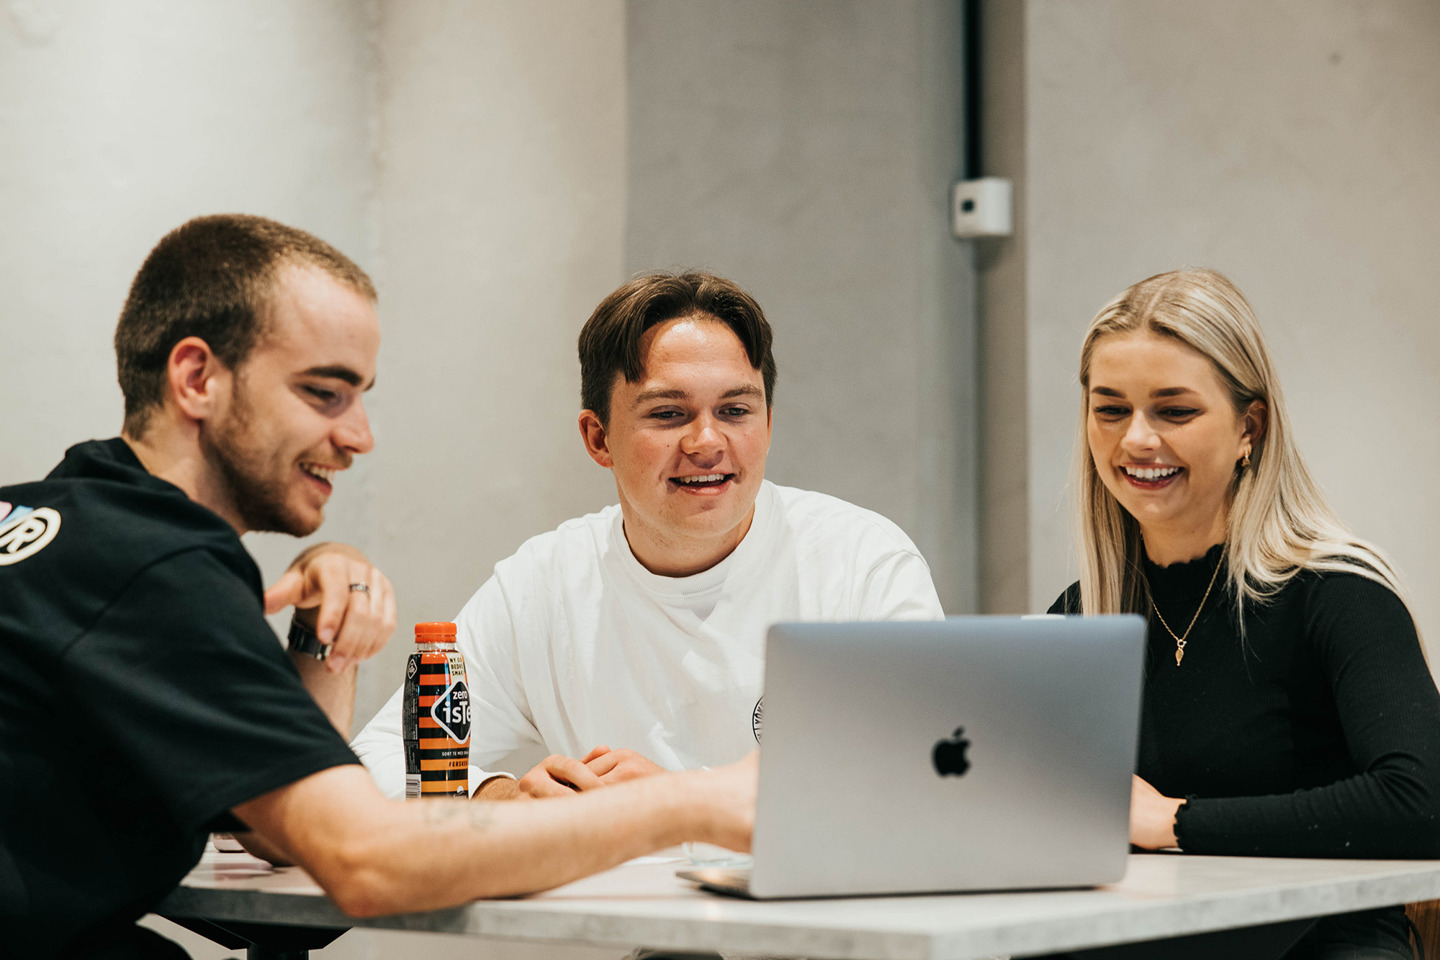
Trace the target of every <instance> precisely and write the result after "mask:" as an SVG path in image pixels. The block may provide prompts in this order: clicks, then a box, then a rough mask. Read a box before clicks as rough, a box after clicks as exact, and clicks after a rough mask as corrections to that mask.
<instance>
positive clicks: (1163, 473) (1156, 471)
mask: <svg viewBox="0 0 1440 960" xmlns="http://www.w3.org/2000/svg"><path fill="white" fill-rule="evenodd" d="M1184 471H1185V468H1184V467H1171V466H1156V467H1130V466H1122V467H1121V468H1120V472H1121V473H1123V474H1124V475H1125V479H1126V480H1129V481H1130V482H1131V483H1132V484H1133V485H1135V486H1137V487H1140V488H1141V489H1144V490H1158V489H1160V488H1161V487H1164V486H1168V485H1169V484H1170V483H1171V482H1172V481H1174V479H1175V478H1176V477H1178V476H1180V474H1181V473H1183V472H1184Z"/></svg>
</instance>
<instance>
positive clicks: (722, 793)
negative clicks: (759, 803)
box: [676, 750, 760, 852]
mask: <svg viewBox="0 0 1440 960" xmlns="http://www.w3.org/2000/svg"><path fill="white" fill-rule="evenodd" d="M676 776H682V777H700V778H703V783H704V794H703V797H702V800H701V808H700V809H701V812H702V817H703V821H702V823H701V825H700V826H701V827H702V828H703V832H702V833H701V834H699V835H698V836H697V839H703V840H705V841H706V842H708V843H713V844H715V845H716V846H721V847H724V848H725V849H727V850H739V851H741V852H746V851H748V850H749V849H750V839H751V834H752V833H753V832H754V830H755V795H756V793H757V792H758V787H759V784H760V751H759V750H752V751H750V755H749V756H747V757H746V758H745V759H744V760H741V761H739V762H738V763H732V764H730V765H728V766H724V767H716V768H715V769H713V770H695V771H692V772H690V773H682V774H676Z"/></svg>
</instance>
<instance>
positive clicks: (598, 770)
mask: <svg viewBox="0 0 1440 960" xmlns="http://www.w3.org/2000/svg"><path fill="white" fill-rule="evenodd" d="M580 762H581V763H583V764H585V766H586V767H588V768H589V769H590V772H591V773H593V774H595V776H597V777H599V778H600V780H601V782H602V783H624V782H625V781H626V780H639V779H640V778H641V777H649V776H653V775H654V774H657V773H664V772H665V768H664V767H662V766H660V765H659V764H658V763H656V762H655V761H653V760H650V759H648V758H646V757H643V756H641V755H640V754H638V753H636V752H635V751H634V750H629V749H620V750H611V749H610V748H609V747H607V746H605V745H603V744H602V745H600V746H598V747H596V748H595V749H594V750H591V751H590V752H589V753H587V754H585V759H584V760H582V761H580Z"/></svg>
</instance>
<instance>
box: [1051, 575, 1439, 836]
mask: <svg viewBox="0 0 1440 960" xmlns="http://www.w3.org/2000/svg"><path fill="white" fill-rule="evenodd" d="M1221 553H1222V550H1221V547H1219V546H1216V547H1214V548H1213V549H1211V550H1210V552H1209V553H1207V554H1206V555H1205V556H1203V557H1200V558H1198V559H1196V560H1193V561H1190V562H1189V563H1178V564H1173V565H1171V566H1169V567H1159V566H1156V565H1155V564H1153V563H1151V562H1149V560H1148V559H1147V560H1146V561H1145V564H1144V569H1145V577H1146V579H1147V580H1148V582H1149V584H1150V591H1151V596H1152V597H1153V599H1154V602H1155V605H1156V606H1158V607H1159V609H1160V611H1161V613H1162V614H1163V615H1164V617H1165V620H1166V621H1167V622H1168V623H1169V624H1170V626H1171V627H1173V628H1174V629H1175V631H1176V632H1177V633H1182V634H1183V632H1184V630H1185V626H1186V625H1188V624H1189V623H1190V619H1191V618H1192V617H1194V616H1195V612H1196V610H1197V608H1198V607H1199V606H1200V601H1201V598H1202V597H1203V596H1204V594H1205V588H1206V586H1207V585H1208V584H1209V583H1210V581H1211V576H1212V574H1214V573H1215V568H1216V565H1217V564H1218V563H1220V562H1221ZM1225 579H1226V571H1224V570H1221V571H1220V574H1219V577H1218V578H1217V580H1216V582H1215V589H1214V590H1213V591H1211V593H1210V598H1209V600H1208V601H1206V603H1205V607H1204V609H1203V610H1201V611H1200V617H1199V619H1198V620H1197V621H1196V622H1195V626H1194V628H1193V629H1192V630H1191V632H1190V634H1189V636H1188V637H1187V638H1186V644H1185V657H1184V660H1183V661H1182V662H1181V663H1180V664H1179V665H1176V663H1175V638H1174V637H1173V636H1171V634H1170V633H1169V632H1168V631H1167V630H1166V629H1165V627H1164V626H1162V625H1161V623H1160V621H1159V620H1158V619H1156V617H1155V613H1154V610H1153V609H1152V610H1150V611H1148V614H1149V620H1150V629H1149V635H1148V641H1147V653H1146V666H1145V694H1144V700H1143V706H1142V715H1141V722H1140V751H1139V759H1138V761H1137V770H1136V772H1137V773H1138V774H1139V775H1140V777H1142V778H1143V779H1145V780H1146V781H1148V782H1149V783H1150V784H1151V785H1152V786H1154V787H1155V789H1157V790H1159V791H1160V792H1161V793H1162V794H1164V795H1165V796H1167V797H1184V798H1187V802H1186V803H1185V804H1184V805H1183V806H1181V808H1180V811H1179V814H1178V815H1177V817H1176V827H1175V833H1176V836H1177V837H1178V838H1179V840H1180V846H1181V848H1182V849H1184V850H1186V851H1189V852H1192V853H1208V854H1227V855H1248V856H1298V857H1378V858H1411V857H1414V858H1426V859H1429V858H1436V857H1440V819H1437V815H1440V695H1437V693H1436V689H1435V684H1434V682H1433V681H1432V680H1431V677H1430V671H1429V669H1428V668H1427V666H1426V664H1425V659H1424V657H1423V656H1422V654H1421V651H1420V643H1419V638H1418V637H1417V635H1416V632H1415V625H1414V622H1413V621H1412V619H1411V617H1410V613H1409V611H1408V610H1407V609H1406V608H1405V605H1404V604H1403V603H1402V602H1401V601H1400V598H1399V597H1397V596H1396V595H1395V594H1394V593H1393V592H1392V591H1390V590H1389V589H1387V588H1386V587H1384V586H1382V585H1380V584H1378V583H1376V582H1374V581H1372V580H1369V579H1367V578H1365V577H1362V576H1359V575H1358V574H1343V573H1342V574H1337V573H1318V572H1315V571H1301V572H1300V573H1297V574H1296V575H1295V576H1294V577H1292V578H1291V579H1290V580H1289V581H1288V582H1287V583H1286V584H1285V586H1284V587H1283V588H1282V589H1281V590H1280V592H1279V593H1278V594H1277V595H1275V596H1274V597H1272V598H1271V599H1270V600H1269V601H1267V602H1265V603H1263V604H1254V603H1247V604H1246V606H1245V612H1244V617H1245V632H1244V637H1243V639H1242V637H1241V633H1240V631H1239V630H1238V629H1237V626H1236V622H1235V618H1236V611H1235V602H1234V596H1233V594H1232V593H1231V592H1230V590H1229V589H1228V588H1227V587H1226V585H1225ZM1050 609H1051V612H1052V613H1078V612H1079V609H1080V589H1079V584H1073V585H1071V587H1070V589H1068V590H1067V591H1065V593H1064V594H1063V595H1062V596H1061V597H1060V599H1059V600H1057V601H1056V602H1055V605H1054V606H1052V607H1051V608H1050Z"/></svg>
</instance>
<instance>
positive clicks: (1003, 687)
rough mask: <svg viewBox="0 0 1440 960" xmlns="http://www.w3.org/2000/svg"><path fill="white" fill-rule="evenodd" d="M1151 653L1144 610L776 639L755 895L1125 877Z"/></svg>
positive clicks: (813, 628) (778, 635)
mask: <svg viewBox="0 0 1440 960" xmlns="http://www.w3.org/2000/svg"><path fill="white" fill-rule="evenodd" d="M1144 643H1145V621H1144V620H1143V619H1142V618H1140V617H1138V616H1117V617H1085V618H1081V617H1068V618H1062V617H1037V618H1028V617H1027V618H1020V617H957V618H952V619H949V620H943V621H929V622H885V623H783V624H776V625H775V626H773V627H771V629H770V633H769V641H768V648H767V651H766V665H765V701H764V723H763V730H762V749H761V754H760V792H759V803H758V808H757V811H756V821H755V836H754V854H755V866H754V871H753V874H752V876H751V879H750V894H751V895H752V896H756V897H787V896H791V897H794V896H827V895H837V896H838V895H847V894H881V893H902V892H919V891H942V890H981V889H1015V888H1031V887H1060V886H1088V885H1093V884H1097V883H1104V882H1109V881H1113V880H1118V879H1119V878H1120V877H1121V876H1122V875H1123V873H1124V870H1125V863H1126V854H1127V852H1128V849H1129V847H1128V839H1129V807H1130V777H1131V773H1132V772H1133V771H1134V769H1135V749H1136V739H1137V733H1138V729H1139V716H1140V688H1141V678H1142V665H1143V652H1144Z"/></svg>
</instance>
